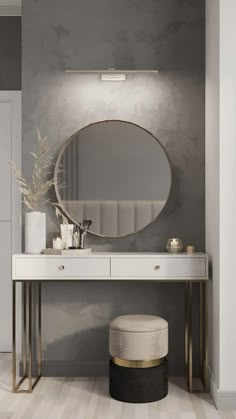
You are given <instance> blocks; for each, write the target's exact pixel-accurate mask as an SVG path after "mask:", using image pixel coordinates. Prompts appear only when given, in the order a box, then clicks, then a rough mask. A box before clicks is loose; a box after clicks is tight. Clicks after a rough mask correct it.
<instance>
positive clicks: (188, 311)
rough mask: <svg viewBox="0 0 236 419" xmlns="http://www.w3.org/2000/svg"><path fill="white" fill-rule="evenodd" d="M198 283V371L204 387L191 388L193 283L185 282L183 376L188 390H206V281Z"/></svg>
mask: <svg viewBox="0 0 236 419" xmlns="http://www.w3.org/2000/svg"><path fill="white" fill-rule="evenodd" d="M199 285H200V307H199V310H200V345H199V353H200V373H201V380H202V384H203V387H204V389H203V390H195V389H193V340H192V308H193V307H192V299H193V284H192V282H190V281H188V282H186V283H185V377H186V383H187V387H188V391H189V392H199V391H208V383H207V368H208V333H207V321H208V320H207V319H208V313H207V281H201V282H199Z"/></svg>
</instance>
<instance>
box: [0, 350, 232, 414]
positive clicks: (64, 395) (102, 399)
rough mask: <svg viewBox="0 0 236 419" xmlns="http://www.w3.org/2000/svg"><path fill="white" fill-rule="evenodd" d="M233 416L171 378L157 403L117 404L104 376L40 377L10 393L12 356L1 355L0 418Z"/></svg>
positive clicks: (206, 397) (207, 397)
mask: <svg viewBox="0 0 236 419" xmlns="http://www.w3.org/2000/svg"><path fill="white" fill-rule="evenodd" d="M9 418H11V419H22V418H24V419H36V418H37V419H209V418H210V419H236V411H235V412H219V411H217V410H216V409H215V407H214V404H213V402H212V400H211V398H210V396H209V395H208V394H197V395H196V394H194V395H193V394H189V393H188V392H187V391H186V390H185V387H184V381H183V380H182V379H170V383H169V394H168V396H167V397H166V398H165V399H164V400H161V401H159V402H155V403H148V404H140V405H139V404H128V403H120V402H118V401H116V400H113V399H111V398H110V396H109V394H108V380H107V379H105V378H104V379H102V378H101V379H91V378H88V379H86V378H42V379H41V380H40V382H39V383H38V385H37V387H36V388H35V390H34V392H33V393H32V394H13V393H12V392H11V355H10V354H0V419H9Z"/></svg>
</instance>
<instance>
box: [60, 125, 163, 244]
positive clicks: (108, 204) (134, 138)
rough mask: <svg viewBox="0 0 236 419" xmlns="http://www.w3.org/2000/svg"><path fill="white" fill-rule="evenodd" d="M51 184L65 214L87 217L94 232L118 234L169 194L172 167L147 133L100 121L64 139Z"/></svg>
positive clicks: (134, 226)
mask: <svg viewBox="0 0 236 419" xmlns="http://www.w3.org/2000/svg"><path fill="white" fill-rule="evenodd" d="M55 183H56V194H57V198H58V202H59V204H60V205H61V207H62V209H63V211H64V213H65V214H66V215H67V217H68V218H69V219H71V220H72V221H73V222H74V223H79V222H82V221H83V220H84V219H90V220H92V223H93V224H92V226H91V231H92V232H93V233H95V234H97V235H102V236H109V237H120V236H126V235H128V234H132V233H135V232H137V231H139V230H141V229H143V228H144V227H145V226H146V225H148V224H150V223H151V222H152V221H153V220H155V219H156V218H157V217H158V215H159V214H160V212H161V211H162V209H163V208H164V206H165V204H166V202H167V200H168V197H169V193H170V188H171V167H170V163H169V160H168V157H167V154H166V152H165V150H164V148H163V147H162V145H161V144H160V143H159V141H158V140H157V139H156V138H155V137H154V136H153V135H152V134H151V133H149V132H148V131H146V130H145V129H143V128H141V127H139V126H138V125H135V124H132V123H130V122H124V121H113V120H110V121H102V122H97V123H94V124H91V125H89V126H87V127H85V128H82V129H81V130H80V131H78V132H76V133H75V134H74V135H73V136H72V137H71V138H70V139H69V140H67V141H66V143H65V144H64V145H63V147H62V149H61V151H60V153H59V156H58V159H57V163H56V169H55ZM61 183H63V185H64V186H63V187H62V188H59V187H58V186H57V185H59V184H61Z"/></svg>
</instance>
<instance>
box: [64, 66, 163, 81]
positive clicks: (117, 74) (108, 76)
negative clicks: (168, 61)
mask: <svg viewBox="0 0 236 419" xmlns="http://www.w3.org/2000/svg"><path fill="white" fill-rule="evenodd" d="M65 73H67V74H73V73H78V74H100V80H101V81H125V80H126V75H127V74H158V70H116V69H115V68H108V69H107V70H65Z"/></svg>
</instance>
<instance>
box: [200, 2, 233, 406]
mask: <svg viewBox="0 0 236 419" xmlns="http://www.w3.org/2000/svg"><path fill="white" fill-rule="evenodd" d="M235 16H236V1H235V0H219V1H218V0H217V1H216V0H207V1H206V39H207V43H206V58H207V59H206V69H207V70H206V75H207V76H206V249H207V251H208V252H209V254H210V256H211V258H212V262H213V278H212V279H213V282H212V285H211V286H210V288H211V298H210V303H211V304H210V306H211V314H212V318H211V319H210V322H211V325H212V327H211V331H212V333H211V334H212V336H211V337H212V347H211V361H210V369H211V372H212V393H213V397H214V399H215V402H216V404H217V406H218V407H219V408H229V409H230V408H231V409H235V408H236V356H235V354H236V324H235V319H236V302H235V295H236V263H235V257H234V240H235V235H236V186H235V183H236V182H235V181H236V176H235V170H236V54H235V40H236V24H235Z"/></svg>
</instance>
